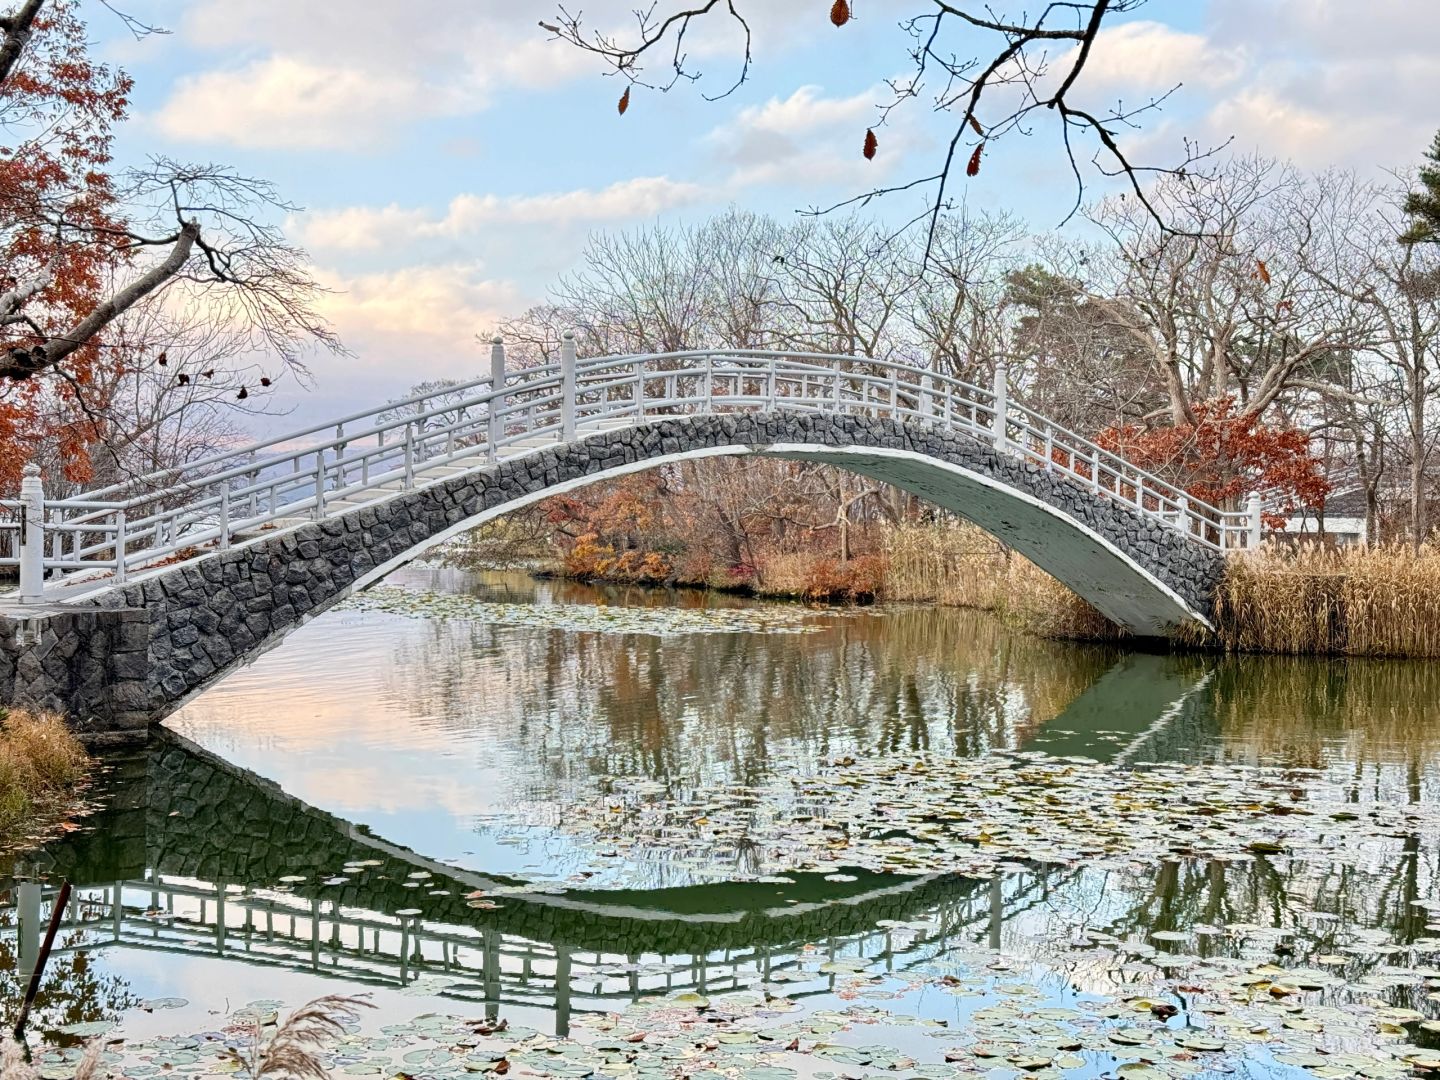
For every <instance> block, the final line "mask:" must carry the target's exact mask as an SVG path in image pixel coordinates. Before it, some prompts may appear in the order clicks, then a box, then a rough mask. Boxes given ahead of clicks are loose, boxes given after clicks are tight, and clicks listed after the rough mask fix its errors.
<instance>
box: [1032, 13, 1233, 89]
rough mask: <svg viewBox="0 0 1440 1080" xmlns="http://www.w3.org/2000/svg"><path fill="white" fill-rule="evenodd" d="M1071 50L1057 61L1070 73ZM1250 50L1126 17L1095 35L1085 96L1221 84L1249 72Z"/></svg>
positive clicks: (1057, 66) (1055, 68) (1084, 78)
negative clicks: (1246, 70) (1247, 70)
mask: <svg viewBox="0 0 1440 1080" xmlns="http://www.w3.org/2000/svg"><path fill="white" fill-rule="evenodd" d="M1074 58H1075V53H1074V51H1073V50H1072V51H1071V52H1070V53H1067V54H1065V55H1064V56H1061V57H1060V58H1059V59H1057V60H1056V61H1055V62H1054V64H1053V65H1051V71H1052V73H1061V72H1067V71H1069V70H1070V66H1071V64H1072V62H1073V60H1074ZM1246 61H1247V50H1246V49H1244V48H1242V47H1238V46H1236V47H1225V46H1221V45H1218V44H1217V43H1215V42H1214V41H1212V40H1210V38H1208V37H1206V36H1205V35H1204V34H1194V33H1187V32H1185V31H1181V30H1176V29H1174V28H1173V27H1170V26H1166V25H1165V24H1164V23H1158V22H1145V21H1138V22H1128V23H1120V24H1118V25H1116V26H1114V27H1110V28H1107V29H1105V30H1103V31H1101V33H1100V34H1099V35H1097V36H1096V38H1095V42H1094V44H1093V46H1092V47H1091V51H1090V57H1089V59H1088V60H1087V61H1086V63H1085V69H1084V74H1083V76H1082V83H1083V86H1084V93H1085V95H1086V96H1087V97H1093V96H1097V95H1116V94H1118V95H1121V96H1123V97H1125V98H1126V99H1136V98H1139V97H1141V96H1149V95H1151V94H1156V93H1164V92H1165V91H1167V90H1170V89H1171V88H1172V87H1174V86H1176V85H1178V84H1181V83H1183V84H1186V85H1188V86H1195V87H1201V88H1216V87H1222V86H1225V85H1227V84H1229V83H1232V82H1234V81H1235V80H1236V79H1237V78H1239V77H1240V76H1241V75H1242V74H1243V73H1244V71H1245V66H1246Z"/></svg>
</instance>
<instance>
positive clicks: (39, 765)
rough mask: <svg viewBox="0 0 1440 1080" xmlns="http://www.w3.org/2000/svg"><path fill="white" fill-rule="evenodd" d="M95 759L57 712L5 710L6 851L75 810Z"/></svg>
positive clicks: (1, 808)
mask: <svg viewBox="0 0 1440 1080" xmlns="http://www.w3.org/2000/svg"><path fill="white" fill-rule="evenodd" d="M89 769H90V758H89V755H87V754H86V753H85V750H84V748H83V747H82V746H81V745H80V743H79V742H78V741H77V740H76V738H75V736H74V735H72V734H71V733H70V730H69V728H67V727H66V726H65V721H64V720H63V719H61V718H60V717H59V716H56V715H55V714H53V713H29V712H24V711H21V710H10V711H5V710H0V851H6V850H10V849H13V848H16V847H19V846H20V845H21V844H22V843H23V842H25V841H26V840H27V838H28V836H29V834H30V833H33V832H35V831H36V829H37V828H39V827H40V826H41V824H42V821H43V819H44V818H46V817H49V816H60V815H63V814H64V813H65V812H67V811H68V810H70V809H71V808H72V806H73V801H74V799H75V796H76V789H77V785H79V784H80V783H81V782H82V781H83V780H84V779H85V776H86V775H87V773H88V772H89Z"/></svg>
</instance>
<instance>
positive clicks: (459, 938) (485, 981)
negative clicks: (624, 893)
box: [0, 874, 1049, 1034]
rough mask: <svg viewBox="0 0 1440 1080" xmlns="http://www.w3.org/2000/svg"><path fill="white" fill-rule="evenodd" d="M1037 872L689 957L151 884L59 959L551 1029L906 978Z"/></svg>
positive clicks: (977, 934)
mask: <svg viewBox="0 0 1440 1080" xmlns="http://www.w3.org/2000/svg"><path fill="white" fill-rule="evenodd" d="M1048 885H1049V882H1048V879H1047V877H1046V876H1045V875H1043V874H1037V875H1029V874H1021V875H1013V876H1011V877H1008V878H1004V879H995V880H994V881H991V882H988V883H985V882H976V883H975V886H976V887H975V888H974V889H972V890H968V891H967V892H965V893H964V894H963V895H962V896H960V897H958V898H957V899H955V900H951V901H947V902H945V903H943V904H940V905H937V906H935V907H933V908H930V909H927V910H923V911H920V912H917V913H916V915H915V920H916V921H920V922H932V923H934V924H935V929H933V930H930V929H920V930H914V931H911V930H906V931H904V932H903V933H897V931H896V930H895V929H894V928H887V927H874V928H872V929H869V930H866V931H863V932H860V933H854V934H846V935H838V936H832V937H827V938H822V939H820V940H817V941H815V942H813V943H811V945H812V946H813V949H812V950H811V951H809V952H806V951H802V950H800V949H797V948H795V947H786V948H780V949H776V948H772V947H769V946H755V947H752V948H747V949H730V948H725V949H717V950H715V951H713V952H709V953H695V954H691V955H689V956H684V957H677V956H662V955H659V954H648V953H646V954H628V955H621V954H606V953H601V952H595V951H591V950H581V949H575V948H573V947H569V946H565V945H552V944H550V943H546V942H538V941H533V940H529V939H527V938H523V937H519V936H517V935H513V934H505V933H502V932H500V931H499V930H496V929H494V928H490V927H483V928H475V927H463V926H454V925H446V924H442V923H427V922H426V921H425V920H424V919H423V918H422V917H421V916H420V915H400V916H386V915H382V914H378V913H375V912H369V911H358V910H355V909H350V908H345V907H342V906H340V905H338V904H336V903H334V902H331V901H326V900H321V899H314V898H306V897H300V896H293V895H287V894H284V893H277V892H272V891H255V890H251V889H248V888H241V887H239V886H228V887H227V886H224V885H215V884H210V883H206V882H198V881H185V880H178V879H171V878H166V877H164V876H158V875H157V876H152V877H148V878H146V879H143V880H132V881H121V882H116V883H114V884H111V885H107V886H94V887H90V888H83V889H77V890H76V891H75V892H74V894H73V896H72V899H71V901H70V904H69V905H68V910H67V912H66V913H65V916H64V918H63V922H62V929H63V930H65V931H69V932H72V933H73V932H77V931H78V932H81V933H83V935H84V936H83V938H82V939H81V940H79V941H78V942H77V943H75V944H71V945H68V946H64V947H62V948H60V949H57V950H56V952H58V953H64V952H70V953H73V952H86V951H89V950H92V949H98V948H106V947H120V948H132V949H140V950H144V951H149V952H161V953H172V954H188V955H210V956H217V957H223V958H225V959H230V960H235V961H238V962H242V963H249V964H257V965H262V966H274V967H281V968H290V969H293V970H297V971H308V972H312V973H315V974H319V975H323V976H326V977H329V978H336V979H343V980H346V981H347V982H351V983H357V984H364V985H372V986H392V987H404V986H409V985H412V984H414V983H416V982H417V981H419V980H422V979H430V980H434V981H435V983H436V985H435V987H434V992H435V993H436V994H437V995H438V996H443V997H447V998H451V999H455V1000H459V1001H465V1002H469V1003H472V1004H475V1005H483V1006H484V1007H485V1011H486V1013H487V1015H490V1016H495V1015H496V1014H497V1012H498V1009H499V1006H500V1005H501V1004H510V1005H530V1006H536V1007H541V1008H553V1009H554V1010H555V1014H556V1015H555V1024H556V1031H557V1032H558V1033H561V1034H563V1033H565V1032H567V1031H568V1029H569V1023H570V1016H571V1013H572V1012H573V1011H575V1010H579V1011H581V1012H604V1011H611V1010H615V1009H618V1008H621V1007H623V1006H624V1005H625V1004H627V1003H629V1002H632V1001H635V1000H638V999H640V998H642V997H645V996H650V995H657V994H666V993H672V992H675V991H681V990H694V991H697V992H700V993H706V994H713V993H724V992H726V991H729V990H737V989H741V988H744V987H746V986H749V985H751V984H752V983H753V981H754V979H755V978H756V977H758V978H759V979H761V980H765V981H768V980H770V979H771V978H773V977H775V976H776V975H777V974H779V973H782V972H787V973H796V972H799V971H800V969H801V961H802V956H804V955H810V956H815V955H823V956H824V957H826V958H827V959H836V958H841V957H853V958H863V959H865V960H866V961H868V962H871V963H875V964H883V965H884V968H885V970H886V971H897V970H898V971H903V970H906V969H908V968H911V967H913V966H915V965H916V964H921V963H924V962H926V961H928V960H931V959H935V958H937V957H939V956H941V955H943V954H944V952H945V951H946V948H947V945H948V943H949V942H951V941H952V940H954V939H956V938H961V937H968V938H969V939H971V940H976V939H987V940H989V941H990V943H991V944H992V945H998V937H999V931H1000V926H1001V925H1002V923H1003V922H1004V921H1006V920H1007V919H1009V918H1012V917H1014V916H1015V915H1017V914H1018V913H1020V912H1021V911H1022V910H1024V909H1025V908H1026V907H1027V906H1028V905H1029V903H1030V902H1032V901H1033V900H1034V899H1035V898H1036V897H1037V896H1043V894H1044V893H1045V892H1046V891H1048ZM57 892H58V890H57V889H52V888H49V887H42V886H40V885H39V884H36V883H33V882H32V883H25V884H22V885H21V886H20V897H19V900H20V903H19V911H20V919H19V922H18V926H12V927H0V936H10V935H16V936H18V938H19V941H18V944H19V949H18V956H19V965H20V968H21V971H20V972H19V974H20V975H21V977H22V978H23V977H25V976H28V974H29V970H30V968H31V967H32V966H33V964H34V957H35V953H36V948H37V946H38V941H39V935H40V931H41V927H42V925H43V924H44V923H45V922H47V921H48V919H49V910H48V909H49V906H50V905H51V904H52V903H53V902H54V899H55V895H56V893H57ZM811 977H812V978H813V979H815V980H818V981H820V982H822V983H823V985H821V986H819V987H810V988H799V987H797V991H796V992H795V993H794V994H793V995H792V996H797V997H803V996H807V995H810V994H815V993H821V992H824V991H825V990H827V989H830V988H832V987H833V985H834V983H835V978H836V976H834V975H833V974H832V975H818V974H817V975H813V976H811Z"/></svg>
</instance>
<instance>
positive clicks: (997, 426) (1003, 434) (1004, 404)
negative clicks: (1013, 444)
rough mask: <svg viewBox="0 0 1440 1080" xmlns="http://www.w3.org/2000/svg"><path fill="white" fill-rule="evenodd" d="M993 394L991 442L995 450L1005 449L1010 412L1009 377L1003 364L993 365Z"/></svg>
mask: <svg viewBox="0 0 1440 1080" xmlns="http://www.w3.org/2000/svg"><path fill="white" fill-rule="evenodd" d="M992 393H993V394H994V406H995V414H994V436H993V442H994V445H995V449H996V450H1004V449H1006V443H1007V441H1008V433H1007V427H1006V425H1007V423H1008V414H1009V412H1010V379H1009V372H1007V371H1006V368H1005V365H1004V364H996V365H995V381H994V384H993V386H992Z"/></svg>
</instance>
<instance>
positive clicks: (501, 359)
mask: <svg viewBox="0 0 1440 1080" xmlns="http://www.w3.org/2000/svg"><path fill="white" fill-rule="evenodd" d="M490 391H491V397H490V405H489V420H490V428H489V433H488V437H489V440H490V460H491V461H494V460H495V458H496V455H497V454H498V453H499V451H500V438H501V436H502V435H503V434H504V431H503V430H502V424H501V419H500V416H499V412H500V410H501V409H503V408H504V407H505V342H504V340H503V339H502V338H501V337H500V336H499V335H498V334H497V335H496V336H495V337H493V338H491V339H490ZM405 437H406V440H407V443H408V440H409V438H410V435H409V428H408V427H407V428H406V436H405ZM406 459H407V460H409V450H408V449H407V450H406Z"/></svg>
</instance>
